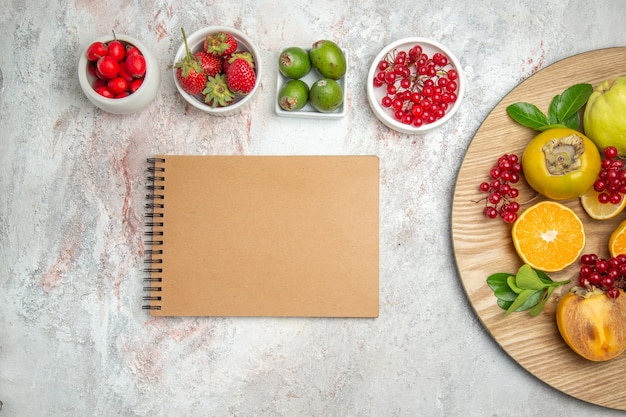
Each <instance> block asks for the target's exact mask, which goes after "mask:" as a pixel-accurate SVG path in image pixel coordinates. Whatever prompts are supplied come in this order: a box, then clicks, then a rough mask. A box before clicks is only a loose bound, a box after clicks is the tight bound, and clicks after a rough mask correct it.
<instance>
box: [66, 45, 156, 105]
mask: <svg viewBox="0 0 626 417" xmlns="http://www.w3.org/2000/svg"><path fill="white" fill-rule="evenodd" d="M78 81H79V83H80V87H81V89H82V90H83V93H85V95H86V96H87V98H88V99H89V101H91V102H92V103H93V104H94V105H95V106H97V107H99V108H100V109H102V110H104V111H107V112H109V113H115V114H129V113H134V112H137V111H140V110H143V109H145V108H146V107H148V105H149V104H150V103H152V101H153V100H154V98H155V97H156V95H157V92H158V90H159V86H160V85H161V73H160V70H159V65H158V62H157V60H156V57H155V56H154V54H153V53H152V51H150V49H148V47H147V46H146V45H144V43H143V42H141V41H140V40H138V39H136V38H134V37H132V36H129V35H123V34H115V33H112V34H111V35H107V36H102V37H100V38H98V39H96V40H94V41H93V42H91V43H90V44H89V45H88V46H87V47H86V48H85V50H84V51H83V52H82V54H81V55H80V58H79V60H78Z"/></svg>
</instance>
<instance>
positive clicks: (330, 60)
mask: <svg viewBox="0 0 626 417" xmlns="http://www.w3.org/2000/svg"><path fill="white" fill-rule="evenodd" d="M309 56H310V58H311V65H313V68H315V69H316V70H317V72H319V73H320V75H321V76H322V77H324V78H330V79H333V80H338V79H340V78H341V77H343V76H344V74H345V73H346V56H345V54H344V53H343V51H342V50H341V48H340V47H339V45H337V44H336V43H335V42H333V41H330V40H327V39H322V40H319V41H317V42H315V43H314V44H313V46H312V47H311V51H310V52H309Z"/></svg>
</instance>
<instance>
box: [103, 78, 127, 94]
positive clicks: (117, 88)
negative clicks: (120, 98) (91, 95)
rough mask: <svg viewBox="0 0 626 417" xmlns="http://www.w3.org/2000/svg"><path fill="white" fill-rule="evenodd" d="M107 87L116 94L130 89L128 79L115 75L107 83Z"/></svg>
mask: <svg viewBox="0 0 626 417" xmlns="http://www.w3.org/2000/svg"><path fill="white" fill-rule="evenodd" d="M107 87H109V90H111V92H112V93H113V94H115V95H117V94H121V93H123V92H124V91H126V90H128V81H126V80H125V79H123V78H122V77H115V78H113V79H111V80H109V82H108V83H107Z"/></svg>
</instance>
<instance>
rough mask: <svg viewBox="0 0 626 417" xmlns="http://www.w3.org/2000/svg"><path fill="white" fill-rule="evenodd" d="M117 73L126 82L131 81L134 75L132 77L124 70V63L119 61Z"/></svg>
mask: <svg viewBox="0 0 626 417" xmlns="http://www.w3.org/2000/svg"><path fill="white" fill-rule="evenodd" d="M118 75H119V76H120V77H122V78H123V79H125V80H126V81H128V82H131V81H132V80H133V79H134V77H132V76H131V75H130V74H129V73H128V72H126V64H124V63H121V62H120V70H119V73H118Z"/></svg>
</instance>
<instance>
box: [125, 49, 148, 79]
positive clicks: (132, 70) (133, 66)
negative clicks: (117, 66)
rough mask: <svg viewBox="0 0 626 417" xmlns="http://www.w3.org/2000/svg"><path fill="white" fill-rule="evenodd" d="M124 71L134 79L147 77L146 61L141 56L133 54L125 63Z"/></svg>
mask: <svg viewBox="0 0 626 417" xmlns="http://www.w3.org/2000/svg"><path fill="white" fill-rule="evenodd" d="M124 70H125V71H126V73H127V74H128V75H129V76H131V77H133V78H139V77H143V76H144V75H146V59H145V58H144V56H143V55H141V54H132V55H130V56H128V57H127V58H126V61H124Z"/></svg>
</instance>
